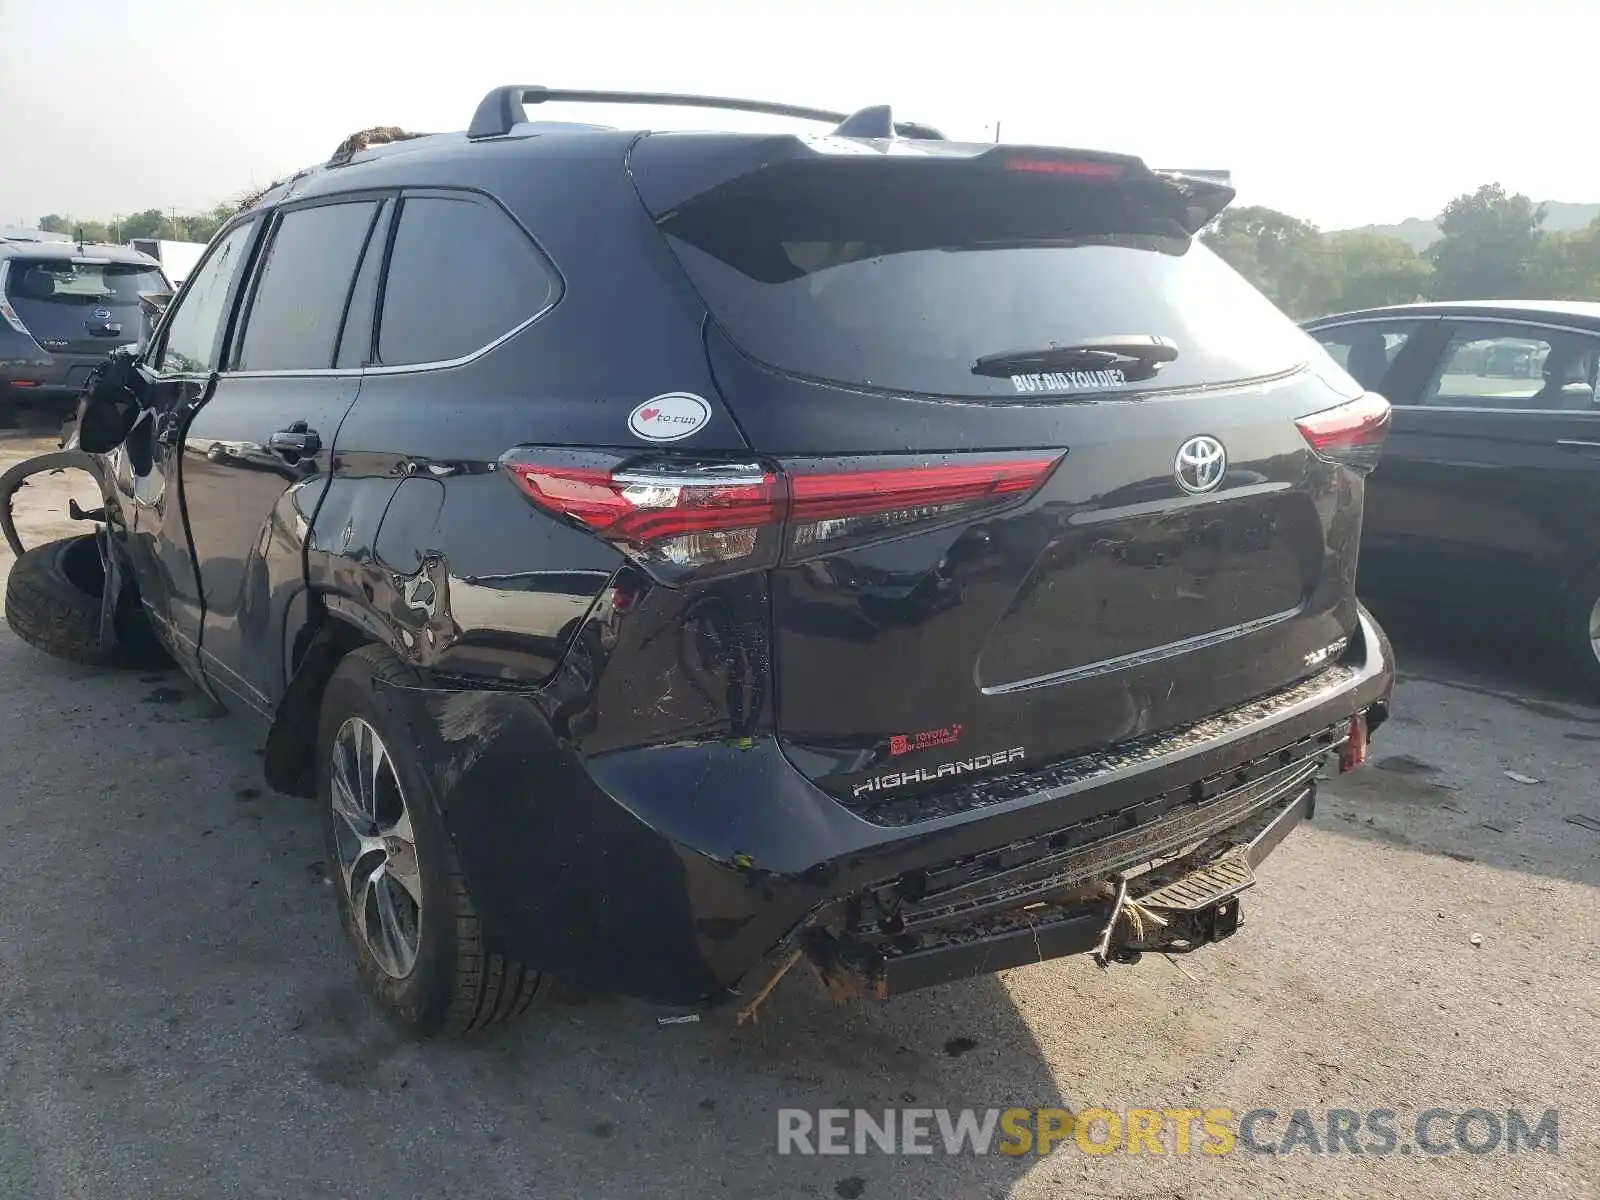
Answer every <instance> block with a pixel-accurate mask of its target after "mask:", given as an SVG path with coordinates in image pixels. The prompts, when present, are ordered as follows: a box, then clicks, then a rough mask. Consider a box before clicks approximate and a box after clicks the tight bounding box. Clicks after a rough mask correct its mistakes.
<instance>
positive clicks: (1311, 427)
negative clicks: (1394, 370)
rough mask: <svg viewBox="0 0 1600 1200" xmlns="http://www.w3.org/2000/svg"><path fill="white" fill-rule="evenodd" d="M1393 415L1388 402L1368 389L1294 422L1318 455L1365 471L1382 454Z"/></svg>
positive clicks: (1372, 465)
mask: <svg viewBox="0 0 1600 1200" xmlns="http://www.w3.org/2000/svg"><path fill="white" fill-rule="evenodd" d="M1391 415H1392V414H1391V413H1390V410H1389V402H1388V401H1387V400H1385V399H1384V398H1383V397H1382V396H1379V395H1378V394H1376V393H1375V392H1368V393H1367V394H1366V395H1364V396H1362V397H1360V398H1359V399H1356V400H1352V401H1350V402H1349V403H1348V404H1341V405H1339V406H1338V407H1337V408H1325V409H1323V410H1322V411H1321V412H1316V413H1312V414H1311V415H1310V416H1309V417H1301V418H1300V419H1299V420H1298V421H1296V422H1295V424H1296V425H1297V426H1298V427H1299V429H1300V434H1301V436H1302V437H1304V438H1305V439H1306V444H1307V445H1308V446H1310V447H1311V449H1312V450H1314V451H1315V452H1316V453H1317V455H1318V457H1320V458H1325V459H1327V460H1328V461H1329V462H1336V463H1342V464H1343V465H1345V466H1347V467H1350V468H1351V469H1353V470H1356V471H1360V472H1361V473H1362V474H1365V473H1366V472H1368V471H1370V470H1372V468H1374V467H1376V466H1377V465H1378V459H1379V458H1380V457H1381V456H1382V454H1383V442H1384V439H1385V438H1387V437H1388V436H1389V424H1390V420H1391Z"/></svg>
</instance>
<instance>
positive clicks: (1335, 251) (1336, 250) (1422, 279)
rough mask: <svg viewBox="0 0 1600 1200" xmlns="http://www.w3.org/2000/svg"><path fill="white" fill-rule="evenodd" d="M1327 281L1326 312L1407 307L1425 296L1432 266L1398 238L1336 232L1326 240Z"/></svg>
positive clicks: (1373, 234)
mask: <svg viewBox="0 0 1600 1200" xmlns="http://www.w3.org/2000/svg"><path fill="white" fill-rule="evenodd" d="M1323 257H1324V261H1325V263H1326V264H1327V269H1328V272H1329V274H1330V276H1331V277H1332V278H1330V280H1329V284H1330V286H1329V291H1330V296H1329V301H1330V302H1329V304H1328V306H1327V309H1326V310H1325V311H1327V312H1348V311H1349V310H1351V309H1355V308H1377V307H1378V306H1380V305H1384V304H1410V303H1411V302H1413V301H1415V300H1421V299H1423V298H1424V297H1425V296H1426V295H1427V294H1428V287H1429V282H1430V276H1431V275H1432V267H1431V265H1430V264H1429V262H1428V260H1427V259H1425V258H1423V257H1422V256H1421V255H1420V254H1418V253H1417V252H1416V251H1415V250H1413V249H1412V248H1411V247H1410V246H1408V245H1406V244H1405V243H1404V242H1402V241H1401V240H1400V239H1399V238H1393V237H1384V236H1382V235H1381V234H1376V233H1359V232H1348V233H1336V234H1334V235H1332V236H1331V237H1329V238H1327V239H1325V246H1324V255H1323Z"/></svg>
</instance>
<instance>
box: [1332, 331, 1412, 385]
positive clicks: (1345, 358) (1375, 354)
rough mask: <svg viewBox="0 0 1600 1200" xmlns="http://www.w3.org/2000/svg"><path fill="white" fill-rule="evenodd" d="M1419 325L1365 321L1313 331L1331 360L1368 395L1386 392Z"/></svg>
mask: <svg viewBox="0 0 1600 1200" xmlns="http://www.w3.org/2000/svg"><path fill="white" fill-rule="evenodd" d="M1416 327H1417V323H1416V322H1415V321H1361V322H1357V323H1356V324H1353V325H1337V326H1334V327H1333V328H1331V329H1317V330H1313V331H1312V334H1311V336H1312V337H1314V338H1316V339H1317V341H1319V342H1321V343H1322V348H1323V349H1324V350H1326V351H1327V352H1328V355H1329V357H1331V358H1332V359H1333V361H1334V362H1336V363H1338V364H1339V365H1340V366H1341V367H1343V368H1344V369H1345V370H1346V371H1347V372H1349V374H1350V377H1351V378H1352V379H1354V380H1355V381H1356V382H1357V383H1359V384H1360V385H1361V386H1362V387H1364V388H1366V389H1367V390H1368V391H1372V392H1381V391H1383V381H1384V377H1385V376H1387V375H1388V373H1389V368H1390V367H1391V366H1392V365H1393V364H1394V360H1395V357H1396V356H1397V355H1398V354H1399V353H1400V350H1401V348H1402V347H1404V346H1405V344H1406V342H1407V340H1409V339H1410V337H1411V334H1412V333H1413V331H1415V329H1416Z"/></svg>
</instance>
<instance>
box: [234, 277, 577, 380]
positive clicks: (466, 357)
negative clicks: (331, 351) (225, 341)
mask: <svg viewBox="0 0 1600 1200" xmlns="http://www.w3.org/2000/svg"><path fill="white" fill-rule="evenodd" d="M564 292H565V289H564V288H558V289H555V290H554V298H553V299H551V300H549V301H548V302H547V303H546V304H545V306H544V307H543V308H541V309H540V310H539V311H538V312H536V313H534V314H533V316H531V317H529V318H528V319H527V320H525V321H523V322H522V323H521V324H520V325H516V326H513V327H512V328H511V329H508V330H507V331H506V332H505V333H502V334H501V335H500V336H499V337H497V338H495V339H494V341H492V342H490V343H488V344H487V345H485V346H482V347H480V348H479V349H477V350H474V351H473V352H472V353H471V354H463V355H462V356H461V357H459V358H449V359H441V360H439V361H437V362H425V363H402V364H399V365H396V366H383V365H382V364H379V365H376V366H370V367H308V368H306V369H304V370H295V371H224V372H222V375H221V378H223V379H301V378H307V377H312V376H323V375H408V374H411V373H413V372H415V373H421V372H424V371H448V370H451V369H452V368H455V367H464V366H466V365H467V364H468V363H472V362H476V361H477V360H478V359H480V358H482V357H483V356H484V355H485V354H488V353H489V352H490V351H491V350H496V349H498V348H499V347H501V346H503V345H505V343H507V342H509V341H510V340H511V339H512V338H514V337H516V336H517V334H519V333H521V332H522V331H523V330H524V329H526V328H528V326H530V325H532V324H533V323H534V322H535V321H537V320H539V319H540V318H541V317H543V316H545V315H546V314H548V313H549V312H550V311H551V310H552V309H553V308H555V306H556V305H557V304H558V303H559V302H560V300H561V297H562V295H563V294H564Z"/></svg>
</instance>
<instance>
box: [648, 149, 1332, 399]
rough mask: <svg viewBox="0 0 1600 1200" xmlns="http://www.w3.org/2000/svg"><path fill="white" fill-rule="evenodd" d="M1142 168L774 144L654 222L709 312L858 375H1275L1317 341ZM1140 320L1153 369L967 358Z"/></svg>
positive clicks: (882, 382)
mask: <svg viewBox="0 0 1600 1200" xmlns="http://www.w3.org/2000/svg"><path fill="white" fill-rule="evenodd" d="M1169 198H1170V192H1169V190H1168V189H1166V188H1165V187H1163V186H1162V185H1160V184H1157V183H1155V182H1154V181H1152V180H1149V179H1144V180H1140V181H1136V182H1132V183H1129V182H1121V181H1117V182H1110V181H1106V180H1103V179H1077V178H1071V177H1065V176H1063V175H1059V174H1050V173H1045V172H1027V171H1008V170H1005V169H1003V168H1002V167H1000V166H999V165H997V164H991V163H989V162H987V161H982V160H980V161H962V162H954V163H950V162H917V161H909V162H893V161H884V160H877V161H867V162H863V161H860V160H848V161H833V162H816V161H800V162H788V163H783V164H780V165H777V166H773V167H770V168H767V169H766V170H762V171H758V172H756V173H754V174H751V175H746V176H743V177H741V178H738V179H735V180H732V181H730V182H728V183H724V184H721V185H718V186H716V187H714V188H712V189H710V190H708V191H705V192H703V193H701V194H700V195H699V196H697V197H696V198H694V199H692V200H689V201H687V202H686V203H683V204H681V205H679V206H677V207H676V208H674V209H673V210H672V211H670V212H667V213H664V214H660V215H659V216H658V218H657V224H658V226H659V228H660V229H661V231H662V232H663V233H664V234H665V235H666V236H667V240H668V242H669V244H670V245H671V247H672V249H673V251H674V253H675V254H676V255H677V257H678V260H679V261H680V262H681V263H682V265H683V267H684V269H685V271H687V273H688V275H689V276H690V278H691V280H692V281H693V283H694V284H695V286H696V287H697V288H698V290H699V291H700V294H701V296H702V297H703V298H704V300H705V302H706V305H707V307H708V308H709V309H710V311H711V313H712V315H713V316H714V317H715V318H716V319H717V320H718V321H719V322H720V323H721V324H722V326H723V328H724V329H725V330H726V331H727V333H728V335H729V336H730V337H731V338H732V339H733V340H734V342H736V343H737V344H738V345H739V346H741V347H742V348H743V349H744V351H745V352H746V353H748V354H749V355H751V356H752V357H754V358H756V359H759V360H761V361H763V362H765V363H767V364H769V365H771V366H773V367H776V368H778V369H780V370H783V371H786V372H790V373H792V374H797V375H803V376H808V377H811V378H816V379H823V380H828V381H831V382H839V383H845V384H850V385H856V386H864V387H869V388H875V389H885V390H891V391H904V392H916V393H923V394H934V395H958V396H992V397H996V398H999V397H1009V398H1017V397H1019V396H1032V397H1034V398H1037V397H1038V396H1039V395H1040V394H1041V393H1044V394H1055V395H1063V394H1065V395H1071V394H1075V393H1076V394H1089V393H1093V394H1104V393H1107V392H1112V393H1116V394H1127V393H1130V392H1140V391H1148V390H1153V389H1167V388H1174V387H1193V386H1196V385H1200V384H1211V383H1220V382H1234V381H1239V380H1246V379H1252V378H1259V377H1262V376H1266V375H1274V374H1278V373H1280V372H1283V371H1285V370H1289V369H1291V368H1293V367H1296V366H1298V365H1300V364H1302V363H1305V362H1307V361H1309V360H1310V359H1311V358H1312V357H1313V356H1314V355H1315V354H1316V348H1315V346H1314V345H1313V344H1312V343H1311V342H1310V339H1308V338H1307V337H1306V336H1305V335H1304V334H1302V333H1301V332H1300V330H1299V329H1298V328H1297V327H1296V326H1295V325H1294V324H1293V323H1292V322H1291V321H1290V320H1289V319H1288V318H1287V317H1285V316H1284V315H1283V314H1282V313H1280V312H1279V311H1278V310H1277V309H1276V308H1275V307H1273V305H1272V304H1271V303H1270V302H1269V301H1268V300H1267V299H1266V298H1265V297H1263V296H1262V295H1261V294H1260V293H1259V292H1257V291H1256V290H1255V289H1254V288H1253V287H1251V286H1250V285H1249V284H1248V283H1246V282H1245V281H1244V279H1242V278H1241V277H1240V276H1239V275H1238V274H1236V273H1235V272H1234V271H1233V270H1232V268H1230V267H1228V266H1227V265H1226V264H1225V263H1223V262H1222V261H1221V260H1220V259H1218V258H1217V257H1216V255H1214V254H1213V253H1212V252H1211V251H1210V250H1208V249H1206V247H1205V246H1204V245H1202V244H1200V243H1197V242H1194V241H1192V240H1191V239H1190V238H1189V237H1188V236H1187V234H1185V233H1184V232H1183V230H1182V229H1181V227H1180V226H1179V222H1178V220H1177V219H1176V218H1175V217H1174V216H1173V215H1172V211H1173V210H1172V208H1171V205H1170V204H1169V203H1168V200H1169ZM1129 335H1135V336H1141V337H1143V336H1148V335H1155V336H1158V337H1160V338H1163V339H1166V340H1167V341H1170V342H1171V343H1173V344H1174V345H1175V346H1176V347H1177V351H1178V354H1177V357H1176V358H1175V359H1174V360H1173V361H1171V362H1168V363H1166V364H1165V365H1163V366H1161V367H1159V368H1158V369H1157V370H1155V371H1154V372H1153V373H1152V372H1151V371H1149V370H1145V371H1142V372H1141V371H1128V372H1122V371H1111V372H1107V371H1104V370H1086V369H1082V368H1084V367H1085V366H1086V365H1087V366H1095V365H1097V364H1095V363H1093V362H1089V363H1087V364H1086V363H1084V362H1081V361H1079V362H1073V361H1070V360H1068V361H1063V362H1062V363H1060V364H1056V365H1057V366H1059V367H1061V368H1062V369H1053V368H1052V369H1047V368H1048V364H1047V366H1044V367H1042V366H1039V365H1037V364H1035V365H1032V366H1024V367H1019V368H1017V370H1016V371H1015V373H1012V372H1009V371H1007V370H1004V369H1002V370H1000V371H999V372H995V371H993V370H990V371H988V372H986V373H984V374H978V373H975V372H974V369H973V368H974V364H975V363H976V361H977V360H978V359H980V358H987V357H991V356H994V355H1001V354H1009V353H1011V352H1028V351H1039V350H1044V349H1048V348H1050V347H1063V346H1067V347H1070V346H1075V345H1080V344H1081V343H1083V342H1085V341H1087V340H1090V339H1107V338H1112V339H1115V338H1118V337H1124V338H1125V337H1127V336H1129Z"/></svg>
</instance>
